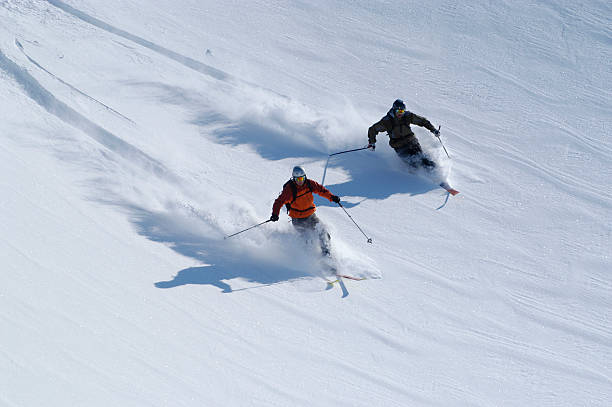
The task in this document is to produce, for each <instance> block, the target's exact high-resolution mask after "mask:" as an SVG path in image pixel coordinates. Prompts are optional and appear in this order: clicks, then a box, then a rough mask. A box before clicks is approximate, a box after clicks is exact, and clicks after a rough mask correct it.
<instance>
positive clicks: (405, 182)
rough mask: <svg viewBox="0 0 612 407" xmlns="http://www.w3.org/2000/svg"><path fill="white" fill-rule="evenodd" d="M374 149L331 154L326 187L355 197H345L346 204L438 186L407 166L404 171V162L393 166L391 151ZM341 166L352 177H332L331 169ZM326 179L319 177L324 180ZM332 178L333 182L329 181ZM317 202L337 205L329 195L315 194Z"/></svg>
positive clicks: (338, 193) (421, 192) (422, 191)
mask: <svg viewBox="0 0 612 407" xmlns="http://www.w3.org/2000/svg"><path fill="white" fill-rule="evenodd" d="M372 154H373V153H371V152H367V151H366V152H363V151H362V152H354V153H347V154H346V155H342V156H337V157H332V159H331V160H330V161H329V163H328V164H329V165H328V169H327V174H326V179H325V187H326V188H328V189H329V190H330V191H331V192H332V193H333V194H334V195H338V196H340V197H355V198H357V199H351V200H350V201H356V202H354V203H353V202H348V201H346V200H345V199H343V200H342V204H343V205H344V207H346V208H351V207H354V206H357V205H359V203H361V202H363V201H364V200H365V199H378V200H383V199H386V198H388V197H390V196H392V195H395V194H408V195H421V194H425V193H427V192H429V191H432V190H434V189H436V186H435V185H434V184H432V182H431V181H428V180H426V179H423V178H421V177H418V176H415V175H413V174H410V172H409V171H408V169H407V168H406V170H405V171H402V170H401V168H402V166H401V165H398V167H397V168H392V166H390V165H389V163H388V161H387V160H389V159H394V157H393V156H392V155H390V154H385V155H382V156H372ZM335 167H337V168H342V169H344V170H348V174H349V175H350V179H349V180H348V181H344V182H336V183H334V182H333V181H332V179H333V176H330V174H329V173H330V172H331V171H330V169H332V170H333V169H334V168H335ZM321 181H323V180H320V181H319V182H321ZM330 181H331V182H330ZM315 203H316V204H317V205H320V206H335V204H333V203H330V202H329V201H328V200H326V199H322V198H319V197H315Z"/></svg>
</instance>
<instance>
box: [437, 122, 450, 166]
mask: <svg viewBox="0 0 612 407" xmlns="http://www.w3.org/2000/svg"><path fill="white" fill-rule="evenodd" d="M440 127H442V126H438V135H437V136H436V137H437V138H438V141H439V142H440V144H442V148H443V149H444V152H445V153H446V156H447V157H448V158H450V155H448V151H446V147H444V144H443V143H442V139H441V138H440Z"/></svg>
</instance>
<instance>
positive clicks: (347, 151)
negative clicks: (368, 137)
mask: <svg viewBox="0 0 612 407" xmlns="http://www.w3.org/2000/svg"><path fill="white" fill-rule="evenodd" d="M366 148H368V146H365V147H361V148H354V149H352V150H346V151H340V152H339V153H333V154H330V155H329V156H330V157H331V156H333V155H338V154H344V153H352V152H353V151H360V150H365V149H366Z"/></svg>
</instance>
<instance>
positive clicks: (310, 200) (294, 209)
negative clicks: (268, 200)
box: [272, 179, 333, 218]
mask: <svg viewBox="0 0 612 407" xmlns="http://www.w3.org/2000/svg"><path fill="white" fill-rule="evenodd" d="M291 184H293V186H295V188H296V189H295V198H294V193H293V191H294V189H293V186H292V185H291ZM309 186H310V187H309ZM313 192H314V193H315V194H317V195H320V196H322V197H324V198H327V199H329V200H330V202H331V197H332V196H333V194H332V193H331V192H329V190H328V189H327V188H325V187H324V186H323V185H321V184H319V183H318V182H316V181H313V180H310V179H306V181H305V182H304V183H303V184H302V186H298V184H296V183H295V181H293V180H289V181H287V183H285V185H283V191H282V192H281V193H280V195H279V196H278V198H276V200H275V201H274V205H272V213H273V214H274V215H278V214H279V212H280V209H281V207H282V206H283V205H285V204H290V205H291V209H290V210H289V216H290V217H292V218H307V217H309V216H310V215H312V214H313V213H314V212H315V210H316V209H317V208H316V206H315V204H314V197H313V196H312V193H313Z"/></svg>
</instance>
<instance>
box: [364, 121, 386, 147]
mask: <svg viewBox="0 0 612 407" xmlns="http://www.w3.org/2000/svg"><path fill="white" fill-rule="evenodd" d="M383 120H384V118H383V119H381V120H379V121H378V122H376V123H374V124H373V125H372V126H371V127H370V128H369V129H368V143H370V144H375V143H376V135H377V134H378V133H380V132H383V131H386V130H387V128H386V127H385V125H384V124H383Z"/></svg>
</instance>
